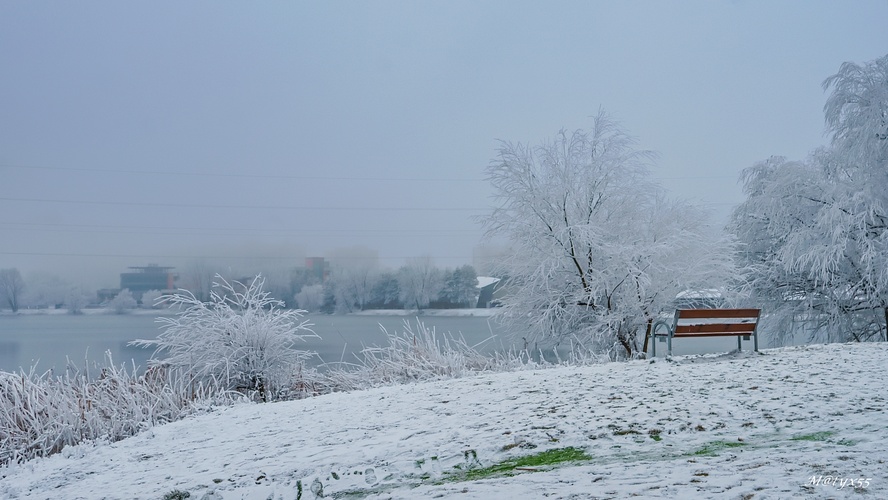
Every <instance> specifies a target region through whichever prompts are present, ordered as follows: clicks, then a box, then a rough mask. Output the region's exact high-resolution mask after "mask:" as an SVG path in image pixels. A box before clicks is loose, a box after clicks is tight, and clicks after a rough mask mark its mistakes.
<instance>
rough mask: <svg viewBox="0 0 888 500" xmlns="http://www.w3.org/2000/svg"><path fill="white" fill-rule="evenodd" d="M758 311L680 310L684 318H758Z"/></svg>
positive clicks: (681, 317) (679, 315)
mask: <svg viewBox="0 0 888 500" xmlns="http://www.w3.org/2000/svg"><path fill="white" fill-rule="evenodd" d="M758 316H759V310H758V309H679V310H678V317H679V319H683V318H758Z"/></svg>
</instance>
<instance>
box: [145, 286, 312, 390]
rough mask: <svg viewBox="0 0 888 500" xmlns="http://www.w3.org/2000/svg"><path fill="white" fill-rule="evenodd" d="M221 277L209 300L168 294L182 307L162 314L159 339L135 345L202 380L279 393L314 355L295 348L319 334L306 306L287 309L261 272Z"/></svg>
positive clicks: (157, 363)
mask: <svg viewBox="0 0 888 500" xmlns="http://www.w3.org/2000/svg"><path fill="white" fill-rule="evenodd" d="M216 279H217V282H215V283H213V291H212V292H211V293H210V300H209V301H208V302H204V301H201V300H199V299H198V298H196V297H195V296H194V295H193V294H192V293H191V292H188V291H184V290H183V291H181V292H179V293H175V294H171V295H165V296H164V299H163V300H164V301H165V302H166V303H168V304H170V305H171V306H173V307H178V308H180V310H179V312H178V313H177V314H176V315H175V316H173V317H160V318H158V319H157V321H158V322H159V323H160V324H161V328H162V329H163V332H162V333H161V334H160V335H158V337H157V339H155V340H139V341H136V342H134V344H135V345H141V346H153V347H155V348H156V351H155V355H157V354H165V355H166V357H164V358H162V359H153V360H152V361H151V364H152V366H166V367H169V368H170V369H172V370H176V371H179V372H180V373H181V374H182V375H183V376H186V377H188V378H191V379H193V380H196V381H198V382H201V383H213V382H218V383H220V384H221V385H222V386H223V387H225V388H226V389H230V390H237V391H242V392H245V393H247V394H251V395H254V396H256V397H258V399H260V400H262V401H267V400H268V399H276V398H278V397H280V396H281V395H282V394H284V393H286V391H288V390H290V389H291V384H292V383H293V381H294V377H295V376H296V375H297V374H299V373H304V372H303V371H302V365H303V362H304V360H305V359H307V358H308V357H310V356H311V355H312V353H310V352H308V351H304V350H298V349H296V348H295V347H294V346H295V344H296V343H297V342H299V341H304V340H305V339H306V338H309V337H317V335H315V333H314V332H313V331H312V330H311V323H309V321H308V320H303V319H302V317H303V313H304V312H305V311H302V310H293V309H290V310H288V309H284V303H283V302H282V301H280V300H277V299H273V298H272V297H271V296H270V295H269V294H268V292H264V291H263V290H262V287H263V285H264V282H265V281H264V279H262V277H261V276H256V278H254V279H253V280H252V281H251V282H250V283H249V284H246V285H245V284H243V283H240V282H237V281H234V282H228V281H226V280H225V279H223V278H222V277H221V276H219V275H216ZM299 383H300V384H301V383H303V382H301V381H300V382H299Z"/></svg>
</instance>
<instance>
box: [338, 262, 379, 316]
mask: <svg viewBox="0 0 888 500" xmlns="http://www.w3.org/2000/svg"><path fill="white" fill-rule="evenodd" d="M378 261H379V254H378V253H377V252H376V251H375V250H370V249H369V248H364V247H360V246H358V247H350V248H340V249H337V250H334V251H333V252H331V254H330V265H331V267H332V268H333V277H332V278H333V286H334V288H335V290H336V305H337V306H338V307H339V308H340V309H341V310H342V311H343V312H351V311H353V310H359V311H363V310H364V309H365V308H366V306H367V304H368V303H369V302H370V300H371V298H372V293H373V287H374V286H375V284H376V279H377V276H378V271H377V265H378Z"/></svg>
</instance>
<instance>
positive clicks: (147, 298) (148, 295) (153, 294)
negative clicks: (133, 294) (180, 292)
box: [142, 290, 164, 309]
mask: <svg viewBox="0 0 888 500" xmlns="http://www.w3.org/2000/svg"><path fill="white" fill-rule="evenodd" d="M163 295H164V294H163V292H161V291H160V290H148V291H147V292H145V293H143V294H142V307H144V308H145V309H156V308H157V307H158V306H159V305H160V304H159V302H160V300H161V297H163Z"/></svg>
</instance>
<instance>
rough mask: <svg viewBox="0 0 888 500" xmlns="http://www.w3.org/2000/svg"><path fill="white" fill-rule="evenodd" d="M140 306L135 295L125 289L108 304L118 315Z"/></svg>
mask: <svg viewBox="0 0 888 500" xmlns="http://www.w3.org/2000/svg"><path fill="white" fill-rule="evenodd" d="M137 305H138V302H137V301H136V299H135V297H133V293H132V292H130V291H129V289H128V288H124V289H123V290H121V291H120V293H118V294H117V296H116V297H114V298H113V299H111V300H110V301H109V302H108V307H110V308H111V310H113V311H114V312H115V313H117V314H123V313H125V312H127V311H129V310H131V309H135V308H136V306H137Z"/></svg>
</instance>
